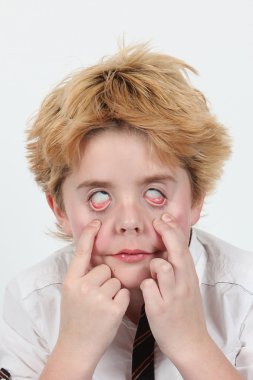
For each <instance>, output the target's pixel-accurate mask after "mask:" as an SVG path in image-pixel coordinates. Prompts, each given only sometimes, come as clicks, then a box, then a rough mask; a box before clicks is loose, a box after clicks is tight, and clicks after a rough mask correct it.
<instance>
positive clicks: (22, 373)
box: [0, 283, 49, 380]
mask: <svg viewBox="0 0 253 380" xmlns="http://www.w3.org/2000/svg"><path fill="white" fill-rule="evenodd" d="M26 306H27V305H26V302H25V300H24V299H22V297H21V295H20V294H19V289H18V286H17V284H15V283H12V285H9V286H8V287H7V289H6V292H5V299H4V305H3V317H2V320H1V326H0V327H1V339H0V367H1V368H5V369H6V370H7V371H9V372H10V374H11V376H12V379H13V380H21V379H33V380H35V379H38V378H39V376H40V373H41V372H42V369H43V368H44V366H45V363H46V362H47V359H48V356H49V353H48V349H47V348H46V345H45V342H44V341H43V339H42V338H41V336H40V334H39V332H38V329H37V328H36V321H35V320H34V318H33V317H32V316H31V314H30V313H29V310H27V308H26Z"/></svg>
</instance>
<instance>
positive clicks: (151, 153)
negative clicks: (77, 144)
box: [79, 128, 173, 170]
mask: <svg viewBox="0 0 253 380" xmlns="http://www.w3.org/2000/svg"><path fill="white" fill-rule="evenodd" d="M80 153H81V154H80V161H79V168H80V167H81V166H83V165H85V166H95V165H96V163H98V162H99V163H100V165H102V166H105V167H107V166H108V164H109V162H110V164H111V165H112V164H113V166H119V165H121V164H122V163H124V164H125V165H127V164H129V166H131V165H132V164H133V163H135V166H136V165H138V164H139V165H140V164H142V165H144V164H145V166H146V167H147V170H152V169H154V168H157V167H161V166H162V167H164V168H167V169H170V170H173V166H172V165H168V163H166V162H164V161H163V160H162V159H161V157H160V155H159V154H158V152H157V148H155V147H154V145H153V144H152V142H151V140H150V139H149V138H148V136H147V135H146V134H145V133H142V132H140V131H138V130H135V129H133V128H132V129H131V128H126V129H120V130H119V129H117V130H116V129H114V128H113V129H107V130H103V129H102V130H99V131H98V132H97V133H95V134H92V135H90V136H89V137H88V138H87V139H86V140H85V141H84V143H83V145H82V148H81V152H80ZM114 158H115V159H114Z"/></svg>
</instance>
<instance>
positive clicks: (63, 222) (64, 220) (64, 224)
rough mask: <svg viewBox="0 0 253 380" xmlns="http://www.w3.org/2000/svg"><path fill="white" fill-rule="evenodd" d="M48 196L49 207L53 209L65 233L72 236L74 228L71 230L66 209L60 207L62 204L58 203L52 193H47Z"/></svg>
mask: <svg viewBox="0 0 253 380" xmlns="http://www.w3.org/2000/svg"><path fill="white" fill-rule="evenodd" d="M46 198H47V203H48V205H49V207H50V208H51V210H52V211H53V213H54V215H55V217H56V219H57V222H58V224H59V225H60V226H61V228H62V230H63V232H65V234H67V235H69V236H72V230H71V227H70V223H69V220H68V217H67V215H66V213H65V211H63V210H62V209H61V208H60V206H59V205H58V204H57V203H56V201H55V199H54V198H53V196H52V195H51V194H49V193H46Z"/></svg>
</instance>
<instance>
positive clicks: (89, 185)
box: [54, 130, 201, 289]
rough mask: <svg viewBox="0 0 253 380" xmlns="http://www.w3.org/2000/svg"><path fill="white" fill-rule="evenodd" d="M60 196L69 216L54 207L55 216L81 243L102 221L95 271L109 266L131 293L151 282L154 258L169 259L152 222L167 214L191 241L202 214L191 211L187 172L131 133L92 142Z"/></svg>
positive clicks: (107, 135) (94, 255)
mask: <svg viewBox="0 0 253 380" xmlns="http://www.w3.org/2000/svg"><path fill="white" fill-rule="evenodd" d="M62 192H63V201H64V205H65V213H62V212H61V211H59V208H57V207H56V206H55V207H54V211H55V214H56V216H57V218H58V221H59V222H60V223H61V225H62V228H63V229H64V231H65V232H66V233H68V234H71V235H72V236H73V239H74V241H75V242H77V241H78V240H79V238H80V236H81V233H82V231H83V229H84V227H85V226H86V225H87V223H89V222H90V221H91V220H93V219H100V220H101V222H102V225H101V228H100V230H99V232H98V235H97V237H96V241H95V244H94V249H93V252H92V260H91V266H96V265H99V264H101V263H105V264H107V265H109V267H110V268H111V270H112V273H113V276H114V277H117V278H118V279H119V280H120V281H121V283H122V285H123V286H124V287H127V288H129V289H131V288H138V287H139V285H140V283H141V282H142V280H143V279H145V278H147V277H150V271H149V263H150V261H151V259H152V258H154V257H161V258H164V259H167V253H166V250H165V247H164V244H163V242H162V240H161V237H160V236H159V235H158V233H157V232H156V231H155V230H154V227H153V224H152V221H153V220H154V218H157V217H160V215H161V214H163V213H164V212H166V211H168V212H169V213H170V214H171V215H173V217H174V218H176V219H177V221H178V223H179V224H180V226H181V228H182V230H183V232H184V234H185V236H186V238H187V239H189V236H190V229H191V225H193V224H195V223H196V222H197V221H198V219H199V216H200V211H201V205H200V206H194V207H192V194H191V186H190V181H189V178H188V175H187V173H186V172H185V170H183V169H182V168H179V167H177V168H169V167H168V166H166V165H165V164H162V163H161V162H160V161H159V160H158V158H157V157H156V156H155V154H154V153H152V154H151V152H150V149H149V146H148V144H147V142H146V140H145V139H144V137H142V136H139V135H134V134H130V133H129V132H128V133H127V132H122V133H119V132H115V131H113V130H109V131H106V132H102V133H100V134H98V135H96V136H94V137H92V138H91V139H90V140H89V141H88V143H87V145H86V147H85V153H84V154H83V156H82V159H81V162H80V165H79V166H78V167H77V168H76V169H74V170H73V172H72V174H70V175H69V177H67V178H66V180H65V181H64V183H63V187H62ZM135 250H136V251H135Z"/></svg>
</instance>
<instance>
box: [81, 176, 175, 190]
mask: <svg viewBox="0 0 253 380" xmlns="http://www.w3.org/2000/svg"><path fill="white" fill-rule="evenodd" d="M164 181H169V182H174V183H176V182H177V181H176V179H175V178H174V177H173V176H172V175H169V174H157V175H153V176H146V177H144V178H142V179H141V180H140V181H138V184H140V185H146V184H148V183H150V182H164ZM92 187H106V188H112V187H113V184H112V183H111V182H110V181H100V180H86V181H83V182H81V183H80V184H79V185H78V186H77V188H76V190H79V189H83V188H92Z"/></svg>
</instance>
